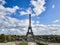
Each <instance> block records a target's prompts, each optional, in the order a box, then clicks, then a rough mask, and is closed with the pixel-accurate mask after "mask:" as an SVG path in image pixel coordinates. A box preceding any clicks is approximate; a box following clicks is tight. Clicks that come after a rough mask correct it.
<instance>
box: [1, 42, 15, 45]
mask: <svg viewBox="0 0 60 45" xmlns="http://www.w3.org/2000/svg"><path fill="white" fill-rule="evenodd" d="M0 45H15V43H14V42H8V43H0Z"/></svg>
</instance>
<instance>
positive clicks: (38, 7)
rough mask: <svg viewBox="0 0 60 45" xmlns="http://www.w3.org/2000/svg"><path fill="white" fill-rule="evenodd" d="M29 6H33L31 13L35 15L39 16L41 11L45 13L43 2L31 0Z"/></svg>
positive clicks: (41, 0)
mask: <svg viewBox="0 0 60 45" xmlns="http://www.w3.org/2000/svg"><path fill="white" fill-rule="evenodd" d="M31 4H32V5H33V6H34V8H33V11H34V12H35V14H36V15H39V14H41V13H42V12H43V11H45V7H44V5H45V0H37V1H35V0H31Z"/></svg>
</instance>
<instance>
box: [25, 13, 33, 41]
mask: <svg viewBox="0 0 60 45" xmlns="http://www.w3.org/2000/svg"><path fill="white" fill-rule="evenodd" d="M26 37H27V41H30V40H31V41H32V40H33V39H34V34H33V31H32V26H31V14H29V27H28V31H27V34H26Z"/></svg>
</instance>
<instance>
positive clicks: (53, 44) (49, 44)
mask: <svg viewBox="0 0 60 45" xmlns="http://www.w3.org/2000/svg"><path fill="white" fill-rule="evenodd" d="M48 45H60V43H48Z"/></svg>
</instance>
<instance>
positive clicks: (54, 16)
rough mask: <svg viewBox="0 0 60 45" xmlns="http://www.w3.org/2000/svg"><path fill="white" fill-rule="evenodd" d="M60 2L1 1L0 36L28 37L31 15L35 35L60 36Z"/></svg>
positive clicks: (39, 0)
mask: <svg viewBox="0 0 60 45" xmlns="http://www.w3.org/2000/svg"><path fill="white" fill-rule="evenodd" d="M59 4H60V0H0V34H3V33H4V34H16V35H26V32H27V30H28V25H29V22H28V21H29V19H28V16H29V13H30V14H31V15H32V29H33V32H34V34H35V35H60V5H59Z"/></svg>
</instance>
